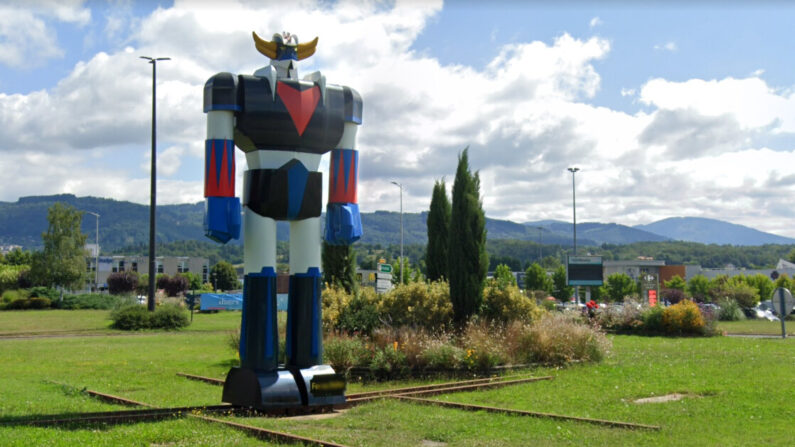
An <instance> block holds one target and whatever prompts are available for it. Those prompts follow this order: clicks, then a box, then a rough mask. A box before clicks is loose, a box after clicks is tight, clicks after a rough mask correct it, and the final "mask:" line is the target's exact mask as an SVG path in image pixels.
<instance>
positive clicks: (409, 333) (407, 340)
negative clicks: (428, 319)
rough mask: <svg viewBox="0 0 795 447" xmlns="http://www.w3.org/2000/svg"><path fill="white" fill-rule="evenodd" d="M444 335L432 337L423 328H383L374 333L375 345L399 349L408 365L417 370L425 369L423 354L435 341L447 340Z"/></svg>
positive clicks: (380, 347) (381, 347)
mask: <svg viewBox="0 0 795 447" xmlns="http://www.w3.org/2000/svg"><path fill="white" fill-rule="evenodd" d="M446 338H447V336H446V335H444V334H440V335H431V334H430V333H429V332H428V331H427V330H425V329H423V328H416V327H408V326H403V327H400V328H392V327H382V328H378V329H376V330H375V331H373V336H372V340H373V344H374V345H375V346H376V348H379V349H393V350H394V349H397V350H399V351H400V352H402V353H403V355H404V356H405V357H406V364H407V365H408V366H409V367H411V368H415V369H422V368H424V367H425V360H424V358H423V357H422V353H423V352H424V351H425V349H427V347H428V346H430V345H431V344H432V342H433V341H434V340H437V339H446Z"/></svg>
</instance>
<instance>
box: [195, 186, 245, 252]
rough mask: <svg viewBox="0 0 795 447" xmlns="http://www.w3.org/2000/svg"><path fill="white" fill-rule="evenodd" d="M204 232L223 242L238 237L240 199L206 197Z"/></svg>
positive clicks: (211, 237)
mask: <svg viewBox="0 0 795 447" xmlns="http://www.w3.org/2000/svg"><path fill="white" fill-rule="evenodd" d="M204 234H205V236H207V237H208V238H210V239H212V240H214V241H216V242H220V243H222V244H225V243H227V242H229V240H230V239H237V238H239V237H240V199H238V198H237V197H207V198H206V199H205V201H204Z"/></svg>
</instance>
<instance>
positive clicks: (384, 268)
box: [378, 264, 392, 273]
mask: <svg viewBox="0 0 795 447" xmlns="http://www.w3.org/2000/svg"><path fill="white" fill-rule="evenodd" d="M378 271H379V272H380V273H392V266H391V265H389V264H378Z"/></svg>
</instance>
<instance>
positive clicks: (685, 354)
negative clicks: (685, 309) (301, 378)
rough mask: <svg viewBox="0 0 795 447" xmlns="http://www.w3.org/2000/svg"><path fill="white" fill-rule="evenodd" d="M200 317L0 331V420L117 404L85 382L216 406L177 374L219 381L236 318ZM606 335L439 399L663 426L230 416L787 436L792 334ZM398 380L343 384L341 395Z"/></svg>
mask: <svg viewBox="0 0 795 447" xmlns="http://www.w3.org/2000/svg"><path fill="white" fill-rule="evenodd" d="M64 312H66V311H64ZM68 312H70V313H72V312H75V311H68ZM81 312H84V311H81ZM3 314H4V313H0V316H2V315H3ZM31 314H34V313H33V312H31ZM36 314H41V312H36ZM200 316H201V317H202V321H201V323H199V320H198V319H197V320H196V323H195V324H196V325H197V326H196V328H201V327H205V328H211V329H206V330H210V331H215V332H203V331H201V330H197V329H196V328H194V329H193V331H182V332H176V333H173V332H172V333H157V332H144V333H143V334H142V335H140V336H136V337H115V336H101V335H100V336H94V337H66V338H38V339H0V364H2V365H3V372H2V374H0V420H3V419H6V420H8V419H11V418H15V417H22V416H27V415H42V414H53V413H55V414H63V413H71V412H86V411H107V410H112V409H123V408H126V407H120V406H115V405H110V404H106V403H102V402H100V401H97V400H95V399H93V398H90V397H88V396H86V395H85V394H83V393H81V392H80V390H81V389H83V388H89V389H93V390H97V391H101V392H106V393H110V394H116V395H121V396H124V397H128V398H131V399H135V400H140V401H143V402H147V403H151V404H155V405H160V406H178V405H179V406H181V405H204V404H217V403H219V400H220V395H221V388H220V387H217V386H212V385H208V384H204V383H200V382H193V381H189V380H186V379H183V378H180V377H177V376H176V375H175V373H176V372H189V373H194V374H200V375H206V376H212V377H219V378H221V377H223V376H224V375H225V373H226V371H227V369H228V367H229V365H230V364H232V363H233V362H234V360H235V356H234V354H233V353H232V352H231V350H230V349H229V348H228V347H227V342H226V334H225V333H224V330H226V329H232V328H234V327H237V324H239V323H238V321H237V319H235V318H232V316H235V317H239V314H234V313H229V314H223V313H220V314H208V315H198V314H197V315H196V317H197V318H198V317H200ZM611 339H612V340H613V344H614V346H613V350H612V352H611V355H610V357H609V358H608V359H607V360H605V361H604V362H603V363H601V364H598V365H579V366H574V367H570V368H565V369H539V370H536V371H532V373H533V374H535V375H554V376H555V377H556V379H555V380H553V381H545V382H538V383H531V384H524V385H516V386H511V387H507V388H502V389H495V390H490V391H481V392H476V393H466V394H452V395H448V396H442V397H437V398H439V399H445V400H450V401H454V402H470V403H476V404H480V405H489V406H499V407H508V408H515V409H521V410H529V411H544V412H553V413H561V414H567V415H572V416H583V417H593V418H603V419H612V420H622V421H627V422H638V423H644V424H653V425H661V426H662V430H661V431H659V432H652V431H632V430H626V429H614V428H606V427H600V426H595V425H589V424H583V423H577V422H562V421H553V420H544V419H533V418H526V417H517V416H505V415H495V414H486V413H480V412H476V413H471V412H463V411H459V410H452V409H441V408H436V407H426V406H419V405H412V404H406V403H400V402H394V401H381V402H376V403H372V404H368V405H363V406H360V407H356V408H354V409H351V410H349V411H347V412H346V413H344V414H342V415H339V416H337V417H333V418H328V419H320V420H306V419H302V420H295V419H268V418H239V419H237V420H239V421H240V422H242V423H246V424H251V425H259V426H263V427H267V428H273V429H278V430H283V431H289V432H292V433H296V434H301V435H305V436H310V437H313V438H319V439H324V440H328V441H336V442H339V443H342V444H346V445H354V446H379V445H385V446H386V445H388V446H390V447H397V446H415V445H421V444H422V442H423V441H434V442H442V443H447V445H456V446H457V445H462V446H476V445H477V446H481V445H489V446H520V445H533V444H539V445H552V446H558V445H560V446H564V445H597V446H599V445H604V446H618V445H649V446H651V445H654V446H658V445H670V446H689V445H692V446H703V445H721V446H732V445H737V446H740V445H782V446H783V445H793V443H795V434H794V433H793V430H792V421H793V420H795V404H794V403H793V398H792V396H793V392H792V391H791V390H793V389H795V375H794V374H793V373H792V371H793V370H794V368H795V340H793V339H787V340H781V339H745V338H729V337H717V338H710V339H700V338H653V337H635V336H611ZM404 385H405V383H400V384H377V385H374V386H367V387H365V386H362V385H358V384H351V386H350V387H349V391H350V392H358V391H362V390H368V389H371V388H375V387H393V386H404ZM675 392H676V393H683V394H687V395H688V396H689V397H687V398H685V399H683V400H680V401H674V402H666V403H654V404H636V403H634V400H636V399H639V398H645V397H650V396H660V395H665V394H669V393H675ZM0 440H2V441H0V444H2V445H11V446H17V445H18V446H27V445H53V446H72V445H114V446H115V445H119V446H139V445H147V446H148V445H169V446H172V445H173V446H182V445H185V446H187V445H221V446H222V445H241V446H248V445H270V444H267V443H264V442H261V441H258V440H256V439H253V438H249V437H247V436H245V435H243V434H240V433H238V432H235V431H231V430H229V429H225V428H221V427H217V426H213V425H208V424H206V423H203V422H199V421H195V420H191V419H184V420H171V421H163V422H147V423H138V424H129V425H119V426H110V427H97V428H95V429H94V428H80V429H74V428H72V429H64V428H62V429H54V428H30V427H21V426H0Z"/></svg>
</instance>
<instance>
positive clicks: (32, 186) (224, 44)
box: [0, 1, 795, 232]
mask: <svg viewBox="0 0 795 447" xmlns="http://www.w3.org/2000/svg"><path fill="white" fill-rule="evenodd" d="M252 5H253V6H252ZM439 9H440V5H439V4H426V3H425V2H419V3H404V2H397V3H396V5H395V7H394V8H386V7H384V6H383V4H381V3H379V2H371V3H366V4H364V5H363V6H360V5H359V3H357V2H353V1H350V2H339V3H334V4H328V3H326V2H319V3H314V2H310V1H301V2H298V3H297V4H296V3H294V2H292V3H289V4H288V3H280V4H278V5H276V6H273V5H270V4H268V5H267V6H262V3H260V2H253V3H252V4H249V3H246V2H236V3H223V5H222V6H221V5H219V4H217V3H210V2H200V3H194V2H182V1H177V2H176V4H175V5H174V6H173V7H171V8H165V9H157V10H155V11H154V12H152V14H151V15H149V16H148V17H145V18H143V19H142V20H141V21H140V22H135V23H133V21H131V22H128V24H132V26H133V27H134V28H133V32H132V34H130V35H128V36H125V35H124V34H125V31H124V29H125V28H124V26H121V25H120V26H121V27H120V28H114V29H115V30H121V31H114V32H117V34H118V38H119V39H120V41H125V42H127V43H126V44H124V45H121V46H119V50H118V51H110V52H108V53H97V54H95V55H94V56H93V57H90V58H88V59H87V60H84V61H82V62H80V63H78V64H76V66H75V67H74V69H73V70H72V72H71V73H70V74H69V75H68V76H66V77H65V78H64V79H62V80H61V81H60V82H59V83H58V85H57V86H55V87H53V88H51V89H47V90H40V91H36V92H32V93H29V94H26V95H20V94H15V95H6V94H2V93H0V141H2V143H0V152H2V154H3V156H2V157H0V171H2V172H4V175H7V176H11V178H19V179H20V181H19V182H15V183H14V184H12V185H5V186H4V188H3V189H2V192H1V193H0V200H13V199H15V198H16V197H18V196H20V195H30V194H31V193H33V194H46V193H58V192H72V193H75V194H78V195H101V196H105V197H113V198H116V199H120V200H133V201H136V202H140V203H146V202H148V199H149V197H148V188H149V187H148V182H149V178H148V169H149V163H148V160H147V157H148V150H149V138H150V125H151V122H150V119H151V115H150V113H151V93H150V92H151V82H152V79H151V66H150V65H148V64H146V63H145V61H143V60H140V59H138V56H140V55H146V56H169V57H171V58H172V60H171V61H167V62H163V63H159V64H158V66H157V74H158V85H157V95H158V103H157V106H158V107H157V110H158V123H157V124H158V147H159V150H160V151H161V152H160V155H159V159H158V168H159V171H160V172H159V174H160V180H159V183H158V185H159V186H158V191H159V199H158V202H159V203H182V202H186V201H197V200H201V198H202V182H201V181H200V180H194V181H190V180H185V179H182V178H180V175H181V174H183V173H184V172H185V170H186V169H188V168H190V167H192V166H197V168H196V169H197V171H201V167H199V166H201V165H202V164H203V156H204V146H203V140H204V134H205V128H204V126H205V116H204V114H203V113H202V103H201V101H202V87H203V85H204V82H205V80H206V79H207V78H208V77H209V76H211V75H212V74H213V73H215V72H219V71H230V72H235V73H252V72H253V71H254V70H255V69H256V68H258V67H259V66H262V65H264V64H266V63H267V60H266V59H265V58H264V57H263V56H261V55H260V54H259V53H257V52H256V50H255V49H254V48H253V44H252V40H251V34H250V33H251V31H252V30H256V31H257V32H258V33H259V34H260V35H261V36H263V37H267V36H270V35H271V34H272V33H273V32H276V31H282V30H287V31H291V32H294V33H295V34H297V35H298V36H299V37H300V38H301V40H303V41H306V40H309V39H311V38H313V37H314V36H316V35H317V36H319V37H320V43H319V45H318V51H317V53H316V54H315V55H314V56H313V57H312V58H310V59H308V60H307V61H304V62H302V63H301V65H300V68H301V71H302V73H304V74H306V73H309V72H311V71H314V70H317V69H321V70H322V71H323V73H324V74H325V75H326V76H327V79H328V81H329V82H330V83H336V84H345V85H349V86H352V87H354V88H356V89H357V90H358V91H359V92H360V93H361V94H362V97H363V98H364V101H365V103H364V124H363V126H362V127H361V129H360V131H359V149H360V150H361V153H360V182H361V183H360V189H359V200H360V203H361V207H362V209H363V210H364V211H373V210H377V209H394V210H396V209H397V207H398V206H399V202H398V190H397V188H395V187H394V186H393V185H391V184H390V183H389V182H390V181H392V180H397V181H400V182H401V183H403V185H404V206H405V209H406V210H407V211H410V212H417V211H422V210H426V209H427V206H428V203H429V200H430V192H431V189H432V186H433V181H434V180H435V179H439V178H442V177H446V178H447V181H448V186H452V179H453V175H454V171H455V163H456V157H457V155H458V153H459V152H460V151H461V150H462V149H463V148H464V147H466V146H469V147H470V152H469V154H470V163H471V167H472V169H473V170H479V171H480V175H481V181H482V189H481V193H482V195H483V199H484V205H485V208H486V213H487V215H488V216H490V217H498V218H511V219H515V220H519V221H521V220H536V219H545V218H553V219H565V220H568V219H570V211H571V209H570V206H569V203H570V202H569V201H570V194H571V189H570V187H571V183H570V182H571V176H570V174H569V173H568V172H567V171H566V167H568V166H571V165H572V164H575V163H576V164H577V165H578V166H579V167H581V168H582V171H580V172H579V173H578V174H577V202H578V211H577V214H578V220H580V219H583V221H589V220H591V221H594V220H595V221H602V222H607V221H618V222H620V223H624V224H634V223H646V222H649V221H652V220H657V219H660V218H663V217H668V216H676V215H688V214H689V215H702V216H705V217H716V218H725V219H727V220H733V221H736V222H738V223H746V224H754V226H757V227H760V228H762V229H771V230H773V229H775V230H781V231H785V232H786V231H790V230H787V229H786V224H785V222H787V221H788V220H787V219H788V217H787V216H785V215H783V214H782V212H779V211H776V210H773V209H772V206H773V205H772V204H771V203H770V200H769V198H766V197H772V196H775V194H776V191H781V189H782V188H787V189H786V191H790V189H793V188H795V177H793V178H790V177H791V174H789V173H788V172H787V171H786V169H784V167H786V166H792V165H793V162H795V150H789V151H787V150H779V151H773V150H771V149H767V148H764V147H763V148H756V147H754V141H756V140H755V138H757V137H758V136H759V135H779V134H788V133H795V104H794V103H793V96H792V94H791V93H786V92H785V91H784V90H779V89H776V88H773V87H771V86H768V85H767V83H766V82H765V81H764V80H763V79H762V78H761V74H762V73H758V74H754V75H752V76H750V77H749V78H747V79H734V78H725V79H722V80H700V79H691V80H687V81H684V82H672V81H668V80H666V79H660V78H657V79H651V80H649V81H648V82H646V83H645V84H644V85H642V86H641V87H640V88H637V89H636V88H623V89H622V90H621V92H620V93H621V95H622V96H628V97H632V98H633V101H634V98H637V99H638V100H639V101H640V103H641V104H643V105H644V106H646V107H644V109H643V110H644V111H639V112H636V113H626V112H622V111H616V110H611V109H610V108H607V107H600V106H596V105H594V104H592V102H593V99H594V98H595V97H596V95H597V94H598V92H599V90H600V88H601V82H602V79H601V76H600V73H599V72H598V71H597V69H596V65H595V64H596V62H597V61H600V60H602V59H604V58H606V57H607V56H608V54H609V53H610V50H611V46H610V43H609V42H608V41H607V40H605V39H602V38H597V37H592V38H575V37H573V36H571V35H569V34H566V33H562V34H561V35H560V36H558V37H557V38H555V39H554V40H552V41H551V42H541V41H531V42H519V43H513V44H510V45H505V46H502V47H500V48H498V49H497V50H496V51H495V53H494V55H493V57H492V59H491V60H490V61H489V63H488V64H486V66H485V67H483V68H474V67H471V66H464V65H455V64H442V63H441V62H440V61H439V60H438V59H435V58H433V57H431V56H429V55H428V54H426V53H422V54H420V53H415V52H413V51H412V50H411V48H412V44H413V43H414V41H415V40H416V39H417V37H418V36H419V35H420V33H421V32H422V30H423V28H424V27H425V26H426V24H427V22H428V20H429V19H431V18H432V17H433V16H434V14H436V13H438V11H439ZM76 10H79V9H76ZM31 17H32V18H33V20H36V19H37V17H36V16H35V15H32V16H31ZM76 17H79V15H77V16H76ZM38 20H41V19H38ZM75 20H77V19H75ZM594 20H598V18H594ZM1 21H2V19H0V22H1ZM75 23H79V20H77V21H76V22H75ZM593 23H594V25H593V26H597V25H598V24H599V22H593ZM109 24H110V22H109ZM109 26H110V25H109ZM114 26H115V25H114ZM41 46H42V44H37V47H41ZM125 47H127V48H125ZM663 47H664V45H663ZM674 48H675V46H674ZM47 57H54V56H52V55H50V56H47ZM0 58H2V46H0ZM0 60H2V59H0ZM114 154H124V158H123V159H124V160H125V161H124V162H116V164H113V163H112V162H109V161H108V160H110V159H112V158H113V157H114ZM130 154H132V155H130ZM102 163H107V164H106V165H105V166H106V167H105V168H101V169H98V168H97V167H96V166H97V165H98V164H100V165H101V164H102ZM88 166H90V167H88ZM236 166H237V174H238V181H237V190H238V193H240V189H241V186H242V173H243V171H244V170H245V158H244V157H243V156H242V154H238V156H237V165H236ZM324 166H325V165H324ZM323 169H326V168H325V167H324V168H323ZM30 172H35V173H36V174H35V175H30V174H26V173H30ZM200 177H201V173H200V172H197V175H196V176H195V177H194V178H200ZM776 188H778V189H776ZM792 192H795V190H793V191H791V192H789V194H791V193H792ZM608 198H609V199H608ZM562 204H565V205H562ZM722 210H724V211H722ZM722 212H727V213H728V214H730V215H725V216H724V215H721V213H722ZM761 214H764V215H767V216H770V217H769V219H766V220H765V221H764V222H762V223H761V224H760V223H759V222H753V219H756V218H757V217H756V216H758V215H761ZM791 217H792V216H789V219H790V220H791Z"/></svg>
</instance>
